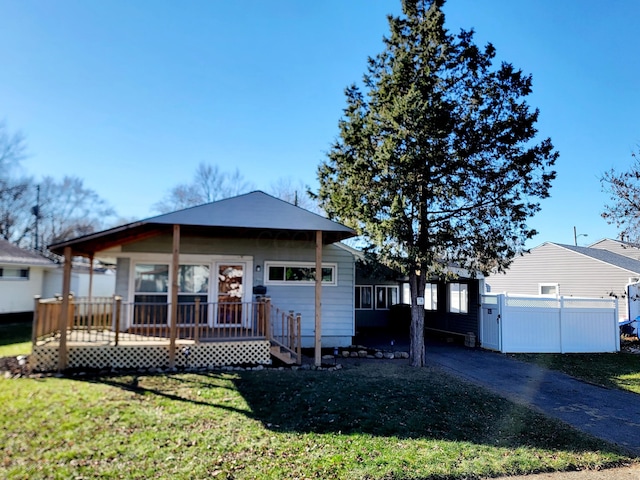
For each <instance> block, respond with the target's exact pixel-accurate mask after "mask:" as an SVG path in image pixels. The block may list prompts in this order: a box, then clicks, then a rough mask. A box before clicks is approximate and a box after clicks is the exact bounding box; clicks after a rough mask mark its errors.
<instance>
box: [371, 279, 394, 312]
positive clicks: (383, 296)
mask: <svg viewBox="0 0 640 480" xmlns="http://www.w3.org/2000/svg"><path fill="white" fill-rule="evenodd" d="M398 291H399V288H398V287H397V286H395V285H394V286H391V285H376V310H388V309H389V308H391V305H395V304H397V303H398Z"/></svg>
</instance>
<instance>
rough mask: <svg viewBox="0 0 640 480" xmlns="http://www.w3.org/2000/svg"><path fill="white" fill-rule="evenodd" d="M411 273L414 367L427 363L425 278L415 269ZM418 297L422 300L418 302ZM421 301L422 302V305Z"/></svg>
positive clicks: (410, 355) (411, 331) (411, 352)
mask: <svg viewBox="0 0 640 480" xmlns="http://www.w3.org/2000/svg"><path fill="white" fill-rule="evenodd" d="M412 270H413V271H412V272H411V273H410V274H409V285H410V287H411V330H410V342H411V348H410V352H409V359H410V363H411V366H412V367H424V366H425V365H426V351H425V347H424V280H423V278H422V276H420V275H418V274H417V273H416V271H415V269H412ZM418 297H420V298H422V302H418ZM419 303H422V304H421V305H420V304H419Z"/></svg>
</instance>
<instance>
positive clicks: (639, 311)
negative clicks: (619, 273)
mask: <svg viewBox="0 0 640 480" xmlns="http://www.w3.org/2000/svg"><path fill="white" fill-rule="evenodd" d="M627 301H628V303H629V326H630V327H631V328H632V329H633V333H634V334H635V335H638V333H640V332H639V331H638V327H639V326H640V325H639V324H640V320H636V321H635V322H634V320H635V319H636V318H638V317H640V283H632V284H630V285H627Z"/></svg>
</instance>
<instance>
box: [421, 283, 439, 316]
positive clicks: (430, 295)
mask: <svg viewBox="0 0 640 480" xmlns="http://www.w3.org/2000/svg"><path fill="white" fill-rule="evenodd" d="M424 309H425V310H438V284H437V283H427V285H426V286H425V287H424Z"/></svg>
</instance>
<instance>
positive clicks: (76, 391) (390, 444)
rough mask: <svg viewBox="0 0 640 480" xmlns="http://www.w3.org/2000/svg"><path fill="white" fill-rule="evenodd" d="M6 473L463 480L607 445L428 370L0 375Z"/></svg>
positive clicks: (608, 452) (580, 457)
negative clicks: (99, 375)
mask: <svg viewBox="0 0 640 480" xmlns="http://www.w3.org/2000/svg"><path fill="white" fill-rule="evenodd" d="M0 424H1V425H2V429H0V448H2V452H1V453H0V455H1V456H0V458H1V459H3V460H2V463H0V478H5V477H6V478H29V479H32V478H88V477H91V478H95V477H101V478H167V479H168V478H172V479H175V478H224V479H228V478H235V479H255V478H260V479H286V478H322V479H353V478H367V479H418V478H423V479H426V478H431V479H435V478H437V479H462V478H467V479H468V478H478V477H480V476H498V475H510V474H519V473H531V472H541V471H554V470H572V469H576V468H601V467H607V466H613V465H616V464H619V463H622V462H625V461H628V460H629V459H628V458H626V457H625V456H624V454H622V453H621V452H619V451H616V449H615V448H614V447H612V446H610V445H607V444H605V443H603V442H600V441H598V440H595V439H593V438H591V437H588V436H586V435H584V434H582V433H580V432H578V431H576V430H574V429H571V428H569V427H567V426H566V425H564V424H561V423H559V422H556V421H552V420H549V419H547V418H545V417H544V416H542V415H540V414H538V413H535V412H533V411H530V410H528V409H526V408H523V407H521V406H517V405H515V404H513V403H510V402H508V401H507V400H504V399H502V398H500V397H497V396H494V395H491V394H489V393H488V392H486V391H484V390H482V389H480V388H477V387H475V386H471V385H469V384H466V383H463V382H460V381H458V380H456V379H454V378H452V377H449V376H446V375H444V374H442V373H439V372H437V371H435V370H432V369H429V368H423V369H415V368H411V367H408V366H406V365H404V364H401V363H400V362H387V361H380V362H374V363H363V364H362V365H355V366H346V367H345V368H344V369H343V370H338V371H335V372H328V371H303V370H298V371H293V370H288V369H287V370H275V369H269V370H263V371H233V372H209V373H204V372H203V373H198V374H195V373H180V374H165V375H157V376H150V375H144V376H136V377H134V376H113V377H102V378H84V379H83V378H82V377H75V378H55V377H47V378H41V379H26V378H21V379H12V380H6V379H0Z"/></svg>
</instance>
